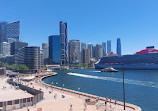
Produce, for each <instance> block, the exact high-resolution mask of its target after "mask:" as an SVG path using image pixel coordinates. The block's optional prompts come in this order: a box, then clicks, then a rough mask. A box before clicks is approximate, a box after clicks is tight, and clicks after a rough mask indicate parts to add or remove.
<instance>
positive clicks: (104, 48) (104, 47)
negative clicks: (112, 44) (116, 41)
mask: <svg viewBox="0 0 158 111" xmlns="http://www.w3.org/2000/svg"><path fill="white" fill-rule="evenodd" d="M102 46H103V56H106V42H103V43H102Z"/></svg>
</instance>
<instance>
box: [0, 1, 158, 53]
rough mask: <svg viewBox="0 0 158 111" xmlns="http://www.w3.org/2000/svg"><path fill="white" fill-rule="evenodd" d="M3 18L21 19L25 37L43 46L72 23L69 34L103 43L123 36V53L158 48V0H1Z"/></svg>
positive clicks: (29, 41)
mask: <svg viewBox="0 0 158 111" xmlns="http://www.w3.org/2000/svg"><path fill="white" fill-rule="evenodd" d="M0 4H1V7H0V21H8V22H12V21H15V20H20V21H21V39H22V40H23V41H25V42H28V43H29V45H38V46H41V43H43V42H48V36H49V35H54V34H59V21H66V22H67V23H68V37H69V40H71V39H79V40H80V41H81V42H86V43H93V44H101V43H102V42H106V41H107V40H111V41H112V50H113V51H114V52H115V50H116V39H117V38H118V37H119V38H121V42H122V53H123V54H129V53H135V52H136V51H139V50H141V49H144V48H145V47H146V46H149V45H154V46H155V47H156V48H158V0H1V1H0Z"/></svg>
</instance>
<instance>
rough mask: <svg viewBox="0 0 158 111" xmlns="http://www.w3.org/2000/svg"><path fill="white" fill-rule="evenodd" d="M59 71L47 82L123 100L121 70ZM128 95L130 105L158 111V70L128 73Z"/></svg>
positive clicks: (126, 91)
mask: <svg viewBox="0 0 158 111" xmlns="http://www.w3.org/2000/svg"><path fill="white" fill-rule="evenodd" d="M56 72H57V73H58V74H57V75H56V76H53V77H48V78H45V79H44V82H46V83H48V84H52V82H53V85H56V86H59V87H65V88H68V89H72V90H79V91H81V92H85V93H90V94H93V95H97V96H102V97H109V98H112V99H116V100H119V101H123V88H122V85H123V84H122V81H123V79H122V77H123V76H122V74H123V73H122V72H121V71H119V72H101V71H100V70H97V69H74V70H58V71H56ZM70 72H71V73H70ZM125 93H126V102H127V103H131V104H135V105H138V106H140V107H141V108H142V110H143V111H158V70H126V71H125Z"/></svg>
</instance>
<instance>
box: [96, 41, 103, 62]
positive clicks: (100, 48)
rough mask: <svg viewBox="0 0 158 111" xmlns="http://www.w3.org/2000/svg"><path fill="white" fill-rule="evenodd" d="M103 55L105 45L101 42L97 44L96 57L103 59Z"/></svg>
mask: <svg viewBox="0 0 158 111" xmlns="http://www.w3.org/2000/svg"><path fill="white" fill-rule="evenodd" d="M102 57H103V46H102V45H101V44H97V45H96V47H95V58H96V60H98V59H101V58H102Z"/></svg>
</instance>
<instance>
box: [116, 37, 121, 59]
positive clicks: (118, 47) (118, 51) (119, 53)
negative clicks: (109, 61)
mask: <svg viewBox="0 0 158 111" xmlns="http://www.w3.org/2000/svg"><path fill="white" fill-rule="evenodd" d="M116 50H117V55H119V56H120V55H121V39H120V38H117V49H116Z"/></svg>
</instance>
